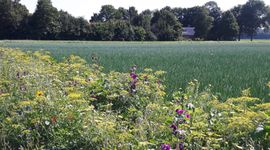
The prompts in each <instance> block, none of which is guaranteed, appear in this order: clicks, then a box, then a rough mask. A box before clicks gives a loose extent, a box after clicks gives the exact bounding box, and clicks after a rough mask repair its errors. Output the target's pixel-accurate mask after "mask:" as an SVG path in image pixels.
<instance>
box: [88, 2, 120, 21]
mask: <svg viewBox="0 0 270 150" xmlns="http://www.w3.org/2000/svg"><path fill="white" fill-rule="evenodd" d="M116 12H117V10H116V9H115V8H114V7H113V6H112V5H103V6H101V10H100V11H99V13H98V14H94V16H93V17H91V20H90V22H107V21H110V20H113V19H115V15H116Z"/></svg>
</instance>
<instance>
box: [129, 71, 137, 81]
mask: <svg viewBox="0 0 270 150" xmlns="http://www.w3.org/2000/svg"><path fill="white" fill-rule="evenodd" d="M130 77H131V78H132V79H133V80H136V79H137V78H138V76H137V75H136V74H135V73H134V72H132V73H130Z"/></svg>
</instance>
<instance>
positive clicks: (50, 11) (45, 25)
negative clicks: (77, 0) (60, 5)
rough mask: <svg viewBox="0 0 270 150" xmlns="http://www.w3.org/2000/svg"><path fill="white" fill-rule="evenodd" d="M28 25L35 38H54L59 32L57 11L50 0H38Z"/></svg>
mask: <svg viewBox="0 0 270 150" xmlns="http://www.w3.org/2000/svg"><path fill="white" fill-rule="evenodd" d="M30 25H31V27H32V35H33V38H35V39H56V38H57V35H58V33H59V32H60V22H59V13H58V11H57V9H56V8H55V7H53V5H52V2H51V0H38V4H37V8H36V11H35V12H34V14H33V16H32V18H31V21H30Z"/></svg>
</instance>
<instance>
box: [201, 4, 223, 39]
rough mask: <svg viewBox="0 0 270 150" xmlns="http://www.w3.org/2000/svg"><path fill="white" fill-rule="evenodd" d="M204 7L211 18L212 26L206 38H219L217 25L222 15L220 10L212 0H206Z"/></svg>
mask: <svg viewBox="0 0 270 150" xmlns="http://www.w3.org/2000/svg"><path fill="white" fill-rule="evenodd" d="M204 7H205V8H206V9H207V10H208V11H209V16H211V17H212V20H213V23H212V28H211V29H210V31H209V33H208V35H207V39H209V40H217V39H219V38H220V34H219V29H218V26H219V23H220V20H221V17H222V11H221V9H220V8H219V7H218V4H217V3H216V2H214V1H209V2H207V3H206V4H205V5H204Z"/></svg>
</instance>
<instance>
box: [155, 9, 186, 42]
mask: <svg viewBox="0 0 270 150" xmlns="http://www.w3.org/2000/svg"><path fill="white" fill-rule="evenodd" d="M151 25H152V32H153V33H154V34H156V36H157V37H158V40H161V41H171V40H179V37H180V36H181V34H182V24H181V23H180V22H179V21H178V20H177V18H176V16H175V15H174V14H173V13H171V12H169V11H167V10H161V11H156V12H155V13H154V16H153V18H152V20H151Z"/></svg>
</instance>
